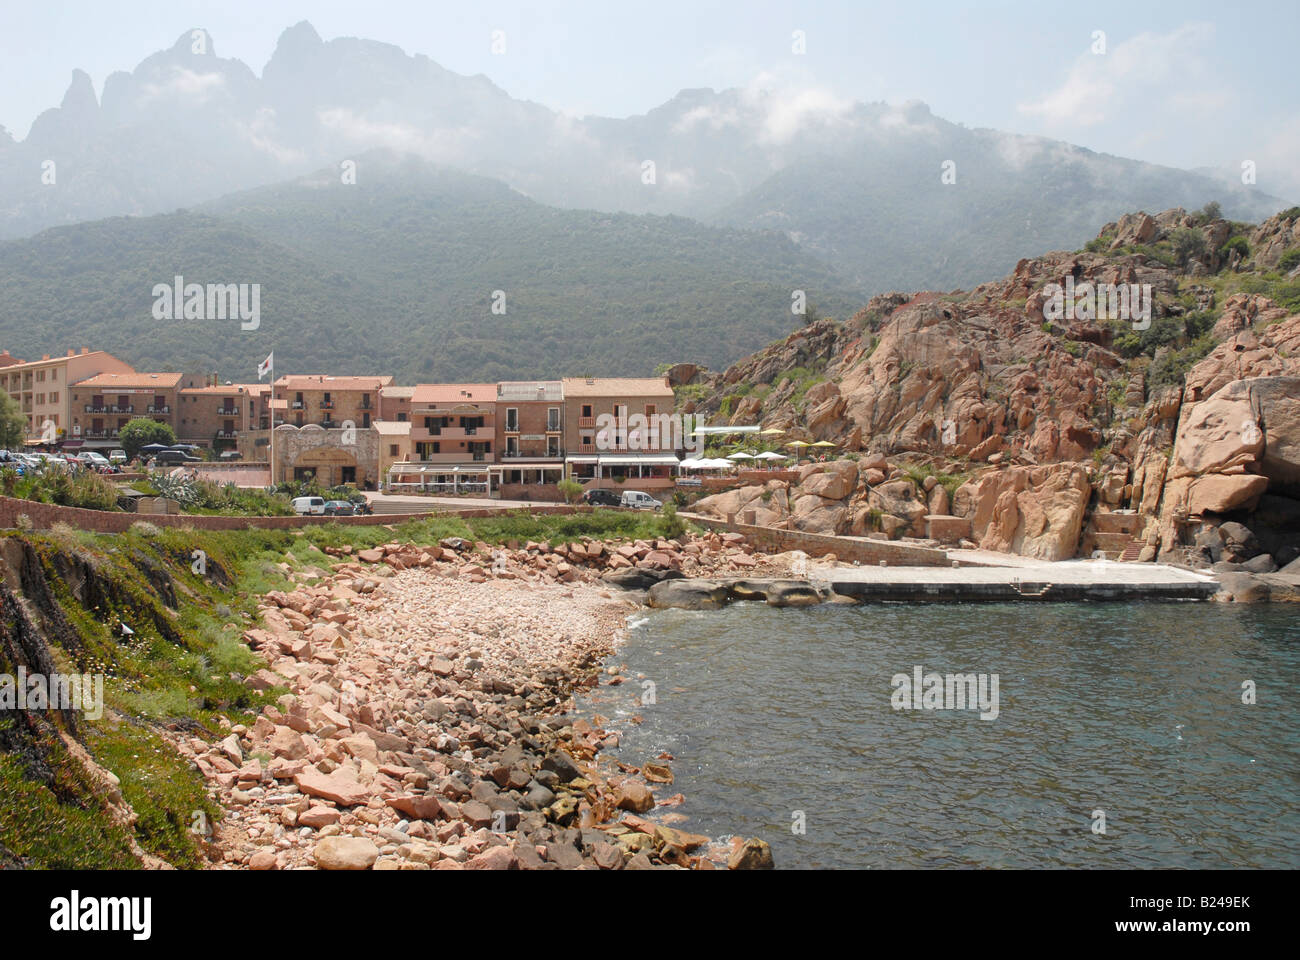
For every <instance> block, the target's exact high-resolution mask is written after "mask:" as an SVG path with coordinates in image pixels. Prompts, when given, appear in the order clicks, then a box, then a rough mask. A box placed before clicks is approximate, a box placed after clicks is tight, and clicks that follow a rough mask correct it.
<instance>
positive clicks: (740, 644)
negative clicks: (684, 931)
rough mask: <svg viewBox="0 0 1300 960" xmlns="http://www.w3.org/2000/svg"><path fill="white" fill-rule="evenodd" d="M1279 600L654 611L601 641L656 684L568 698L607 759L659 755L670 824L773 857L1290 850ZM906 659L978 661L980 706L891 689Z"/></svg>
mask: <svg viewBox="0 0 1300 960" xmlns="http://www.w3.org/2000/svg"><path fill="white" fill-rule="evenodd" d="M1293 622H1294V618H1293V617H1291V616H1288V615H1287V613H1286V611H1285V610H1284V609H1283V608H1280V607H1240V608H1234V607H1230V606H1221V605H1217V604H1215V605H1212V604H1195V605H1192V604H1154V603H1147V604H1042V605H1038V604H983V605H977V604H960V605H933V606H907V605H901V604H889V605H880V606H868V607H842V606H825V607H816V608H812V609H804V610H797V609H774V608H771V607H768V606H766V605H764V604H737V605H734V606H731V607H728V608H726V609H724V610H719V611H682V610H665V611H657V612H655V613H654V614H651V615H650V616H646V617H638V618H637V619H636V620H635V621H633V622H632V623H630V624H629V627H630V631H629V635H628V639H627V642H626V643H625V644H624V645H623V646H622V647H621V648H620V649H619V650H618V652H617V653H616V654H615V655H614V656H613V657H612V658H611V660H610V662H611V663H617V664H624V665H626V666H627V668H628V672H629V675H630V676H632V677H637V676H638V674H644V675H645V678H647V679H650V680H653V681H654V683H655V699H656V703H655V704H653V705H648V704H647V705H644V706H642V705H639V704H637V703H636V702H635V699H634V698H635V697H636V696H637V695H639V694H640V693H641V692H642V686H641V684H640V682H636V683H627V684H624V685H623V686H620V687H612V688H610V687H602V688H600V689H599V690H598V691H596V693H595V694H594V696H593V702H592V703H591V704H589V705H588V707H589V708H590V709H591V710H594V711H595V712H600V713H602V714H604V715H605V716H606V717H612V718H613V719H612V720H611V721H610V726H611V727H615V728H620V729H621V732H622V734H623V739H622V745H621V747H620V750H619V751H618V752H619V754H620V755H621V757H622V758H623V759H626V760H627V761H629V762H633V763H639V762H641V761H643V760H645V759H646V758H648V757H651V756H653V755H655V754H657V753H659V752H660V751H665V750H666V751H667V752H669V753H671V754H673V755H674V756H675V757H676V760H675V761H674V762H673V769H674V773H675V777H676V782H675V784H674V786H673V791H674V792H676V791H678V790H680V791H681V792H682V793H684V794H685V795H686V803H685V804H684V805H683V806H682V807H681V808H678V809H679V812H682V813H686V814H688V815H689V816H690V817H691V821H690V823H689V824H688V829H692V830H695V831H697V832H703V833H708V834H710V835H713V836H723V835H728V834H733V833H734V834H739V835H745V836H760V837H762V838H763V839H765V840H767V841H768V842H769V843H771V844H772V847H773V852H774V855H775V857H776V861H777V863H778V865H780V866H785V867H808V868H813V867H877V868H886V867H1260V866H1271V867H1291V868H1294V867H1297V866H1300V841H1298V840H1297V837H1300V829H1298V828H1300V813H1298V810H1297V800H1296V797H1297V786H1298V785H1300V754H1298V752H1297V749H1296V734H1295V727H1296V719H1297V718H1296V710H1295V704H1296V702H1297V701H1296V698H1295V697H1294V695H1293V691H1294V689H1295V688H1296V685H1297V684H1298V683H1300V652H1298V651H1300V647H1297V645H1296V644H1295V642H1294V634H1295V629H1294V627H1293ZM916 664H920V665H922V666H924V667H925V668H926V669H927V671H929V670H933V671H936V672H939V673H967V672H971V673H988V674H992V673H996V674H998V676H999V694H1000V713H999V716H998V718H997V719H996V720H992V721H983V720H980V719H979V718H978V716H977V714H975V713H972V712H958V711H951V712H942V711H940V712H932V711H895V710H893V709H892V708H891V706H890V693H891V686H890V678H891V677H892V676H893V675H894V674H896V673H907V674H910V673H911V671H912V667H913V665H916ZM1247 679H1252V680H1254V681H1255V682H1256V683H1257V684H1258V687H1259V701H1260V702H1259V703H1258V704H1257V705H1255V706H1245V705H1243V704H1242V703H1241V683H1242V681H1243V680H1247ZM634 714H639V715H641V716H642V717H644V718H645V719H644V722H642V723H641V724H639V725H638V724H633V723H630V722H627V721H628V720H629V719H630V717H631V716H632V715H634ZM620 724H621V727H620ZM1094 810H1102V811H1104V812H1105V817H1106V833H1105V834H1104V835H1102V834H1097V833H1094V832H1093V830H1092V825H1093V822H1094V821H1093V811H1094ZM795 811H802V812H803V814H804V817H805V819H806V824H807V831H806V833H805V834H803V835H799V836H796V835H794V834H793V833H792V831H791V823H792V819H793V817H794V815H795Z"/></svg>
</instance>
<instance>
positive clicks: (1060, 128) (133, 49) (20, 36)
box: [0, 0, 1300, 199]
mask: <svg viewBox="0 0 1300 960" xmlns="http://www.w3.org/2000/svg"><path fill="white" fill-rule="evenodd" d="M1081 8H1082V9H1081ZM300 20H309V21H310V22H311V23H312V24H313V26H315V28H316V30H317V32H318V33H320V35H321V36H322V37H323V38H324V39H326V40H329V39H332V38H334V37H338V36H358V37H364V38H367V39H372V40H380V41H384V42H388V43H393V44H396V45H397V46H399V47H401V48H402V49H403V50H405V51H406V52H407V53H408V54H414V53H422V54H425V55H427V56H428V57H430V58H431V59H433V60H435V61H436V62H438V63H440V64H441V65H442V66H444V67H446V68H448V69H450V70H454V71H456V72H458V73H464V74H480V73H481V74H484V75H486V76H487V77H488V78H490V79H491V80H492V81H493V82H494V83H496V84H497V85H498V86H500V87H501V88H502V89H504V90H505V91H506V92H508V93H509V94H511V95H512V96H514V97H518V98H521V99H526V100H533V101H537V102H539V103H542V104H545V105H546V106H548V107H551V108H552V109H556V110H560V111H563V112H566V113H571V114H574V115H585V114H600V115H603V116H612V117H626V116H630V115H634V114H641V113H645V112H646V111H647V110H650V109H652V108H654V107H655V106H658V105H659V104H661V103H663V102H664V101H666V100H668V99H670V98H671V97H672V96H674V95H675V94H676V93H677V92H678V91H680V90H682V89H686V88H691V87H713V88H715V89H724V88H728V87H761V88H765V89H772V90H781V91H783V92H786V93H791V92H794V93H801V92H805V91H806V92H807V93H808V95H809V96H816V97H820V98H835V99H838V100H843V101H854V100H861V101H877V100H884V101H887V102H890V103H903V102H905V101H908V100H923V101H925V102H926V103H928V104H929V105H930V107H931V109H932V110H933V111H934V113H935V114H937V115H938V116H940V117H943V118H944V119H946V120H950V121H952V122H955V123H962V124H965V125H966V126H968V127H992V128H996V129H999V130H1006V131H1010V132H1014V133H1024V134H1038V135H1043V136H1049V137H1053V138H1056V139H1061V140H1066V141H1069V142H1071V143H1075V144H1079V145H1081V146H1084V147H1088V148H1090V149H1093V150H1097V151H1099V152H1104V153H1112V154H1116V155H1119V156H1125V157H1133V158H1136V159H1140V160H1146V161H1150V162H1155V163H1162V164H1167V165H1169V166H1176V167H1184V168H1197V167H1215V168H1217V169H1220V170H1223V171H1228V172H1235V171H1237V170H1238V169H1239V167H1240V165H1241V163H1242V162H1244V161H1246V160H1251V161H1254V162H1255V164H1256V168H1257V171H1258V174H1257V175H1258V178H1259V179H1258V182H1259V186H1260V187H1261V189H1264V190H1266V191H1267V192H1270V193H1275V194H1280V195H1283V196H1286V197H1289V198H1292V199H1300V81H1297V79H1296V76H1295V38H1296V37H1297V36H1300V3H1297V2H1296V0H1281V2H1267V0H1266V2H1261V3H1254V4H1250V5H1247V6H1236V5H1231V4H1223V3H1221V2H1215V3H1209V2H1199V0H1190V2H1188V0H1180V2H1145V3H1144V2H1140V0H1137V2H1135V0H1128V2H1107V0H1101V2H1094V3H1090V4H1088V5H1086V8H1083V5H1080V4H1074V3H1062V2H1057V0H1039V2H1036V3H1027V2H1010V0H1007V2H997V0H993V2H984V3H981V4H980V5H979V8H978V9H972V8H971V7H970V6H969V5H965V4H958V3H947V2H934V0H931V2H913V3H907V4H900V3H897V2H889V3H872V2H863V0H859V2H853V0H843V2H841V0H804V2H799V3H790V2H776V0H727V2H719V0H694V2H677V0H655V2H653V3H627V2H610V0H602V2H585V0H584V2H577V0H575V2H566V0H550V2H547V3H524V2H495V0H475V2H472V3H466V2H463V0H462V2H457V3H448V2H444V0H410V2H397V0H365V2H356V0H346V2H343V0H312V2H299V0H256V2H248V0H222V2H208V0H120V2H113V3H108V4H106V3H104V2H103V0H68V2H59V0H52V2H46V3H40V4H37V3H24V4H16V3H13V2H10V3H7V4H5V6H4V7H3V9H2V10H0V64H3V66H2V67H0V70H2V71H3V73H2V74H0V75H2V76H3V80H4V82H3V83H0V125H3V126H4V127H5V128H6V129H8V130H9V132H10V133H11V134H12V135H14V136H15V137H17V138H19V139H21V138H23V137H25V136H26V135H27V131H28V129H29V128H30V126H31V123H32V121H33V120H34V119H35V117H36V116H37V114H39V113H40V111H41V110H44V109H46V108H48V107H51V106H56V105H57V104H58V103H59V101H60V100H61V99H62V97H63V94H64V92H65V91H66V89H67V87H68V84H69V81H70V79H71V72H72V70H73V69H74V68H80V69H82V70H85V71H86V72H87V73H89V74H90V76H91V78H92V80H93V82H94V84H95V88H96V91H97V92H100V91H102V88H103V83H104V79H105V77H106V76H108V74H109V73H111V72H113V71H115V70H132V69H134V68H135V66H136V65H137V64H138V63H139V62H140V61H141V60H143V59H144V58H145V57H147V56H148V55H149V54H151V53H154V52H155V51H157V50H160V49H164V48H167V47H170V46H171V45H172V44H173V43H174V42H175V41H176V39H177V38H178V37H179V36H180V35H181V34H182V33H183V32H187V31H188V30H190V29H192V28H195V27H202V28H205V29H206V30H208V31H209V35H210V36H211V37H212V41H213V44H214V46H215V48H216V50H215V52H216V53H217V54H218V55H219V56H222V57H235V58H238V59H240V60H242V61H244V63H246V64H247V65H248V66H249V67H250V68H251V69H252V70H253V71H254V72H255V73H257V74H258V75H259V76H260V75H261V72H262V68H263V66H264V65H265V63H266V61H267V60H268V59H269V57H270V55H271V53H272V51H273V50H274V48H275V43H276V39H277V38H278V36H279V34H280V32H281V31H282V30H284V29H285V28H287V27H289V26H291V25H293V24H295V23H297V22H298V21H300ZM494 31H502V32H503V36H502V34H498V35H497V40H498V44H497V46H498V50H497V51H495V52H494V50H493V39H494ZM796 31H800V36H801V37H802V42H803V52H801V53H799V52H796V51H795V49H794V48H795V46H796V44H797V40H796ZM501 39H504V50H503V51H501V50H500V46H501V44H500V40H501Z"/></svg>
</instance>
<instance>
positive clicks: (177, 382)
mask: <svg viewBox="0 0 1300 960" xmlns="http://www.w3.org/2000/svg"><path fill="white" fill-rule="evenodd" d="M183 380H184V377H183V376H182V375H181V374H179V373H100V374H97V375H95V376H93V377H88V378H87V379H85V380H82V381H80V382H78V383H75V384H73V385H72V386H71V387H70V388H69V391H70V393H71V399H72V419H71V424H72V427H71V437H72V439H73V440H74V441H75V440H81V441H82V442H83V446H84V447H85V448H87V449H92V450H94V449H105V448H108V449H111V448H113V447H116V446H119V443H118V434H119V433H120V432H121V430H122V428H123V427H125V426H126V425H127V424H128V423H130V422H131V421H132V420H136V419H141V418H143V419H149V420H154V421H157V422H159V423H165V424H167V425H168V426H169V427H171V428H172V429H173V430H175V427H176V411H177V406H178V404H177V400H176V397H177V391H178V390H179V389H180V386H181V383H182V381H183ZM64 445H65V446H67V444H66V443H65V444H64Z"/></svg>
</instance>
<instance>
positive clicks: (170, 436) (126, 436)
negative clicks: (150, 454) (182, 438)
mask: <svg viewBox="0 0 1300 960" xmlns="http://www.w3.org/2000/svg"><path fill="white" fill-rule="evenodd" d="M117 441H118V443H120V444H121V445H122V449H123V450H125V451H126V455H127V457H128V458H129V459H131V460H134V459H135V458H136V457H137V456H139V455H140V448H141V447H146V446H148V445H149V444H151V443H161V444H164V445H166V446H169V447H170V446H171V445H172V444H173V443H175V442H176V434H175V432H173V430H172V428H171V427H170V426H169V425H168V424H165V423H159V422H158V421H157V420H150V419H149V418H148V417H136V418H135V419H134V420H132V421H130V422H129V423H127V425H126V426H125V427H123V428H122V429H121V431H120V432H119V433H118V435H117Z"/></svg>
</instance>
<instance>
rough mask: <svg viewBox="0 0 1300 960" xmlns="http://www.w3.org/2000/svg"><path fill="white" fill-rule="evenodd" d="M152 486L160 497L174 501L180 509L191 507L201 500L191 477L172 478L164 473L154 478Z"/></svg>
mask: <svg viewBox="0 0 1300 960" xmlns="http://www.w3.org/2000/svg"><path fill="white" fill-rule="evenodd" d="M153 486H154V489H155V490H157V491H158V495H159V496H160V497H167V498H168V499H169V500H175V501H176V502H177V503H179V504H180V505H181V506H182V507H192V506H194V505H195V504H196V503H198V502H199V500H200V499H201V495H200V493H199V488H198V485H197V484H196V483H195V482H194V479H193V478H192V477H173V476H172V475H171V474H167V473H165V474H162V475H161V476H157V477H154V480H153Z"/></svg>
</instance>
